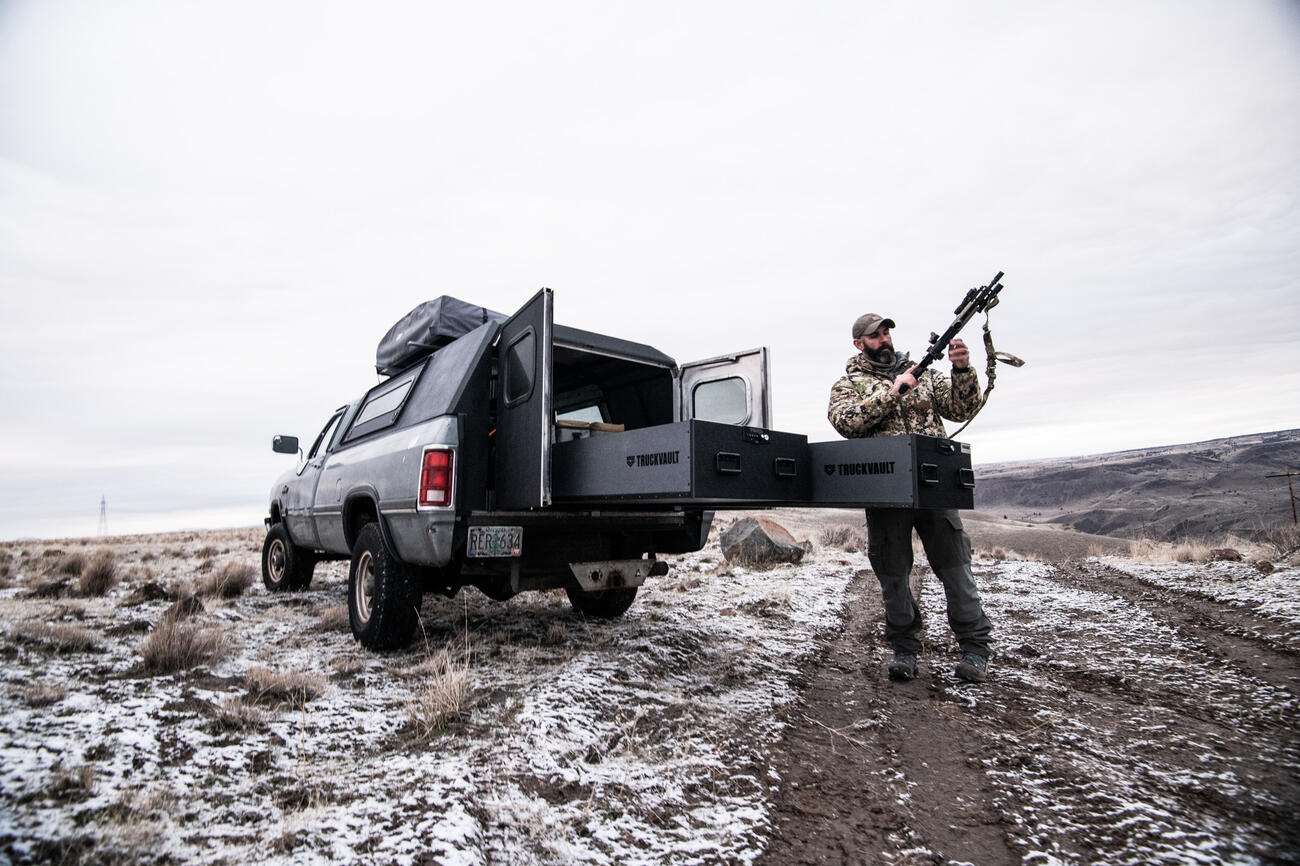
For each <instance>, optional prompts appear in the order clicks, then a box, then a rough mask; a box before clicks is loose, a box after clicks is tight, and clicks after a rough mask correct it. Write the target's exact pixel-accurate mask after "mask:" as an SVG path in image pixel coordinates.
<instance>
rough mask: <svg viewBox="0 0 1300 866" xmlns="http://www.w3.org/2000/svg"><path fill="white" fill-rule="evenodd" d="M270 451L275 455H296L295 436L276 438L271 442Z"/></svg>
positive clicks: (296, 439)
mask: <svg viewBox="0 0 1300 866" xmlns="http://www.w3.org/2000/svg"><path fill="white" fill-rule="evenodd" d="M271 450H272V451H274V452H275V453H276V454H297V453H298V437H297V436H276V437H274V438H273V439H272V440H271Z"/></svg>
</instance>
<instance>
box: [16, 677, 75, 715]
mask: <svg viewBox="0 0 1300 866" xmlns="http://www.w3.org/2000/svg"><path fill="white" fill-rule="evenodd" d="M67 696H68V690H67V689H66V688H64V687H63V686H62V685H59V684H58V683H33V684H32V685H30V686H28V687H27V688H25V689H23V691H22V698H23V703H25V704H27V706H29V707H31V708H33V709H37V708H40V707H48V706H50V705H52V704H57V703H58V702H59V701H61V700H63V699H64V698H66V697H67Z"/></svg>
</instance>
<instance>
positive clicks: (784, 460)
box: [772, 457, 797, 478]
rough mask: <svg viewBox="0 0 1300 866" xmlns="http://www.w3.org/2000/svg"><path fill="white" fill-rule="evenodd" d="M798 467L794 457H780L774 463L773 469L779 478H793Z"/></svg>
mask: <svg viewBox="0 0 1300 866" xmlns="http://www.w3.org/2000/svg"><path fill="white" fill-rule="evenodd" d="M796 465H797V464H796V463H795V459H794V458H793V457H778V458H776V459H775V460H774V461H772V469H773V471H774V472H776V477H777V478H793V477H794V476H795V467H796Z"/></svg>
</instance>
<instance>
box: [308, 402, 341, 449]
mask: <svg viewBox="0 0 1300 866" xmlns="http://www.w3.org/2000/svg"><path fill="white" fill-rule="evenodd" d="M346 409H347V407H346V406H344V407H343V408H342V409H340V410H338V411H337V412H335V413H334V415H333V417H331V418H330V419H329V420H328V421H326V422H325V426H324V427H323V428H322V429H321V431H320V435H319V436H317V437H316V441H315V442H313V443H312V446H311V453H309V454H308V455H307V459H308V460H310V459H312V458H313V457H315V456H316V455H317V453H323V452H325V451H328V450H329V446H330V442H331V441H332V440H333V439H334V431H336V430H337V429H338V426H339V422H340V421H342V420H343V413H344V411H345V410H346Z"/></svg>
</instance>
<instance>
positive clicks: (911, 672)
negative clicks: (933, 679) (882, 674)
mask: <svg viewBox="0 0 1300 866" xmlns="http://www.w3.org/2000/svg"><path fill="white" fill-rule="evenodd" d="M889 678H890V679H891V680H899V681H900V682H907V681H908V680H914V679H916V653H894V660H893V661H892V662H890V663H889Z"/></svg>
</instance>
